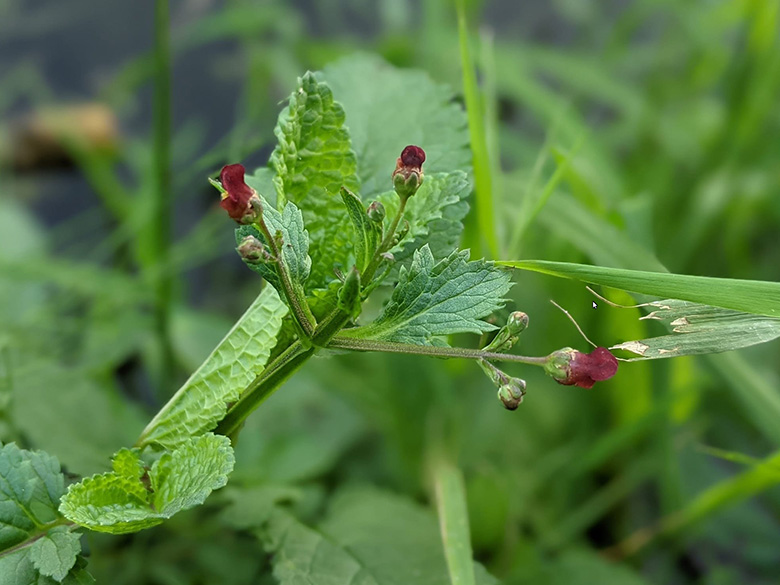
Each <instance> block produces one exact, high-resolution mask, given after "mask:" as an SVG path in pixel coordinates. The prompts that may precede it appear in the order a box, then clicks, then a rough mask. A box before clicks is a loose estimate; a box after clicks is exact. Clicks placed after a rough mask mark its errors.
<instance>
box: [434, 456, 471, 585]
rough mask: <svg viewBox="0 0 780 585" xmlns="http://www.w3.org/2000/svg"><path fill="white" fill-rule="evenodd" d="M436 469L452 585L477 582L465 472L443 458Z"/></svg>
mask: <svg viewBox="0 0 780 585" xmlns="http://www.w3.org/2000/svg"><path fill="white" fill-rule="evenodd" d="M433 473H434V486H435V488H436V508H437V510H438V514H439V530H440V531H441V538H442V543H443V544H444V554H445V556H446V557H447V568H448V569H449V572H450V581H451V582H452V585H474V560H473V558H472V557H473V553H472V551H471V532H470V531H469V514H468V509H467V506H466V487H465V486H464V485H463V474H462V473H461V472H460V470H459V469H458V468H457V467H455V466H454V465H452V464H450V463H448V462H446V461H444V460H440V461H438V462H436V464H435V465H434V469H433Z"/></svg>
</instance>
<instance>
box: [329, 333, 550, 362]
mask: <svg viewBox="0 0 780 585" xmlns="http://www.w3.org/2000/svg"><path fill="white" fill-rule="evenodd" d="M328 347H329V348H333V349H351V350H355V351H383V352H386V353H405V354H409V355H427V356H431V357H442V358H464V359H470V360H478V359H485V360H493V361H503V362H517V363H521V364H530V365H533V366H543V365H544V364H545V363H546V362H547V358H546V357H535V356H524V355H512V354H507V353H498V352H494V351H484V350H481V349H467V348H464V347H438V346H435V345H412V344H410V343H397V342H395V341H379V340H376V339H358V338H356V337H346V336H343V335H337V336H335V337H333V339H331V340H330V343H329V344H328Z"/></svg>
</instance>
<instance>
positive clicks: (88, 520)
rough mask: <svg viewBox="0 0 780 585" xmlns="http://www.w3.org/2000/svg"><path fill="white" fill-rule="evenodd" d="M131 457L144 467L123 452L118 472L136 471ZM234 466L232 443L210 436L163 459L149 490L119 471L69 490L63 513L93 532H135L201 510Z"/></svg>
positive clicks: (152, 471) (186, 444) (153, 473)
mask: <svg viewBox="0 0 780 585" xmlns="http://www.w3.org/2000/svg"><path fill="white" fill-rule="evenodd" d="M130 455H133V456H134V457H135V458H136V459H137V461H138V464H140V458H139V456H138V454H137V452H134V451H129V450H125V451H124V452H123V454H122V456H121V460H122V463H121V465H119V466H118V467H119V470H120V471H125V470H127V469H130V468H132V466H131V465H130V464H129V463H128V461H127V459H128V458H129V456H130ZM233 464H234V457H233V449H232V448H231V447H230V440H229V439H228V438H227V437H224V436H221V435H213V434H211V433H207V434H205V435H202V436H200V437H197V438H191V439H189V440H188V441H187V442H184V443H182V444H181V445H180V446H179V447H178V448H177V449H175V450H173V451H170V452H166V453H164V454H163V455H162V457H160V459H158V460H157V461H156V462H155V463H154V464H153V465H152V467H151V469H150V470H149V474H148V479H149V483H148V486H147V484H145V483H144V482H143V481H142V478H141V477H129V476H127V475H121V474H120V473H119V472H117V471H113V472H110V473H104V474H102V475H93V476H92V477H88V478H86V479H84V480H83V481H81V482H80V483H77V484H74V485H71V486H70V488H68V492H67V494H65V496H64V497H63V498H62V504H61V505H60V511H61V512H62V513H63V514H64V515H65V516H66V517H67V518H68V519H69V520H71V521H72V522H75V523H77V524H80V525H82V526H85V527H87V528H89V529H91V530H96V531H99V532H110V533H113V534H123V533H128V532H137V531H138V530H143V529H144V528H149V527H151V526H155V525H157V524H160V523H162V522H163V520H165V519H167V518H170V517H171V516H173V515H174V514H176V513H177V512H180V511H182V510H187V509H189V508H193V507H195V506H198V505H200V504H202V503H203V502H204V501H205V499H206V498H207V497H208V495H209V494H210V493H211V492H212V490H215V489H218V488H221V487H223V486H224V485H225V484H226V483H227V476H228V474H229V473H230V472H231V471H232V469H233Z"/></svg>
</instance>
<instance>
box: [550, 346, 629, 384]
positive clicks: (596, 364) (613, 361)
mask: <svg viewBox="0 0 780 585" xmlns="http://www.w3.org/2000/svg"><path fill="white" fill-rule="evenodd" d="M617 369H618V361H617V358H616V357H615V356H614V355H612V354H611V353H610V351H609V350H608V349H607V348H606V347H597V348H596V349H594V350H593V351H592V352H590V353H582V352H579V351H577V350H576V349H572V348H570V347H565V348H563V349H560V350H558V351H555V352H553V353H551V354H550V355H549V356H547V363H546V364H545V365H544V371H545V372H547V374H549V375H550V376H552V378H553V379H554V380H555V381H556V382H558V383H559V384H563V385H564V386H579V387H580V388H592V387H593V384H595V383H596V382H600V381H602V380H608V379H609V378H611V377H612V376H614V375H615V374H616V373H617Z"/></svg>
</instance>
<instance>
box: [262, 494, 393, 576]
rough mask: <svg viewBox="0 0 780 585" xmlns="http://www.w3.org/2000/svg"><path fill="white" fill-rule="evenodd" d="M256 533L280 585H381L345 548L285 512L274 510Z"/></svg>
mask: <svg viewBox="0 0 780 585" xmlns="http://www.w3.org/2000/svg"><path fill="white" fill-rule="evenodd" d="M257 533H258V535H259V536H260V538H261V539H262V540H263V542H264V545H265V549H266V551H267V552H269V553H271V554H273V557H272V561H271V562H272V563H273V567H274V577H275V578H276V579H277V580H278V582H279V583H280V584H281V585H295V584H298V583H349V584H350V585H381V583H380V582H378V581H377V580H376V579H374V577H373V576H372V574H371V572H370V571H369V570H368V569H367V568H366V567H364V566H363V565H362V564H361V562H360V561H359V560H358V559H356V558H355V557H354V556H352V554H350V552H349V550H348V549H347V548H344V547H341V546H339V545H338V544H335V543H333V542H331V541H330V540H329V539H328V538H325V537H324V536H323V535H322V534H320V533H319V532H317V531H316V530H313V529H311V528H309V527H307V526H305V525H304V524H302V523H301V522H299V521H298V520H297V519H296V518H295V517H294V516H292V515H291V514H289V513H288V512H285V511H282V510H280V509H278V508H276V509H274V510H273V511H272V512H271V514H270V517H269V519H268V521H267V523H266V524H265V526H263V528H262V529H261V530H258V531H257Z"/></svg>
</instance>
